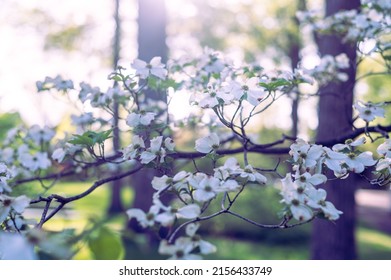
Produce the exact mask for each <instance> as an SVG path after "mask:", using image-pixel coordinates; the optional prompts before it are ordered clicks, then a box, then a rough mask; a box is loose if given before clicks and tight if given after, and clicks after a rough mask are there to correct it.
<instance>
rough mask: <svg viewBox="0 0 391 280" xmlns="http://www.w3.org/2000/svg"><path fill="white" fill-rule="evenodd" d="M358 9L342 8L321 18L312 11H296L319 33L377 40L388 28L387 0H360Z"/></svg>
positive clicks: (345, 37)
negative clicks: (359, 8)
mask: <svg viewBox="0 0 391 280" xmlns="http://www.w3.org/2000/svg"><path fill="white" fill-rule="evenodd" d="M361 2H362V7H361V10H360V11H357V10H344V11H340V12H338V13H336V14H333V15H331V16H329V17H326V18H322V17H320V16H319V15H318V13H316V12H314V11H308V12H302V11H300V12H298V13H297V17H298V19H299V20H300V21H301V22H303V23H307V24H310V25H311V26H312V28H313V29H314V30H315V31H317V32H321V33H326V34H341V35H342V36H343V40H344V41H350V42H357V41H366V40H371V39H375V40H378V39H379V38H380V37H381V36H383V35H384V34H387V32H389V30H390V5H389V3H388V1H383V0H379V1H367V0H362V1H361Z"/></svg>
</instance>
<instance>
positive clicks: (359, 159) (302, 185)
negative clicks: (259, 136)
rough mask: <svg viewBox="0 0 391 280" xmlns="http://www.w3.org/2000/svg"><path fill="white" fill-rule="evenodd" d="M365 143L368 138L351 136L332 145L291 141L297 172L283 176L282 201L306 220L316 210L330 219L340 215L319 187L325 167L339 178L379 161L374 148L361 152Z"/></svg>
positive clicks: (311, 216)
mask: <svg viewBox="0 0 391 280" xmlns="http://www.w3.org/2000/svg"><path fill="white" fill-rule="evenodd" d="M364 143H365V138H360V139H357V140H355V141H353V140H348V141H346V143H345V144H336V145H334V146H333V147H332V149H330V148H328V147H323V146H321V145H315V144H313V145H312V144H308V143H307V142H305V141H304V140H302V139H298V140H297V141H296V143H294V144H292V145H291V150H290V155H291V156H292V160H293V162H292V163H293V168H294V170H295V174H294V175H293V178H294V181H293V180H292V175H291V174H288V175H287V176H286V177H285V178H284V179H283V180H282V185H283V187H282V190H281V195H282V196H283V200H282V202H283V203H285V204H286V205H287V207H288V210H287V211H289V212H290V213H291V214H292V215H293V217H294V218H295V219H297V220H300V221H307V220H310V219H312V218H313V216H314V213H322V214H323V215H324V216H325V217H326V218H328V219H330V220H336V219H338V217H339V215H340V214H341V212H340V211H338V210H337V209H336V208H335V207H334V205H333V204H332V203H331V202H328V201H326V194H327V193H326V191H325V190H323V189H321V188H317V186H318V185H321V184H324V183H325V182H326V181H327V177H326V176H325V175H324V174H323V173H322V171H323V170H324V169H325V168H327V169H330V170H332V171H334V174H335V176H336V177H338V178H341V179H342V178H346V177H347V176H348V175H349V171H350V172H355V173H362V172H363V171H364V169H365V168H366V167H368V166H373V165H375V164H376V161H375V160H374V159H373V157H372V153H371V152H368V151H367V152H360V151H359V150H358V149H357V147H358V146H360V145H363V144H364Z"/></svg>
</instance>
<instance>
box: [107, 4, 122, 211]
mask: <svg viewBox="0 0 391 280" xmlns="http://www.w3.org/2000/svg"><path fill="white" fill-rule="evenodd" d="M119 10H120V0H115V10H114V20H115V34H114V40H113V69H114V70H116V69H117V67H118V61H119V59H120V43H121V19H120V15H119ZM116 85H117V82H115V83H114V86H116ZM118 120H119V105H118V102H116V101H114V105H113V149H114V151H118V150H119V149H120V148H121V138H120V137H121V136H120V132H119V127H118ZM116 172H117V173H121V170H120V168H119V166H118V169H117V170H116ZM121 189H122V180H115V181H113V182H112V183H111V192H110V194H111V199H110V205H109V207H108V210H107V212H108V214H116V213H121V212H122V211H123V206H122V200H121Z"/></svg>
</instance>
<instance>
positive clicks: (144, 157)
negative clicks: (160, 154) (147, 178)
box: [140, 151, 156, 164]
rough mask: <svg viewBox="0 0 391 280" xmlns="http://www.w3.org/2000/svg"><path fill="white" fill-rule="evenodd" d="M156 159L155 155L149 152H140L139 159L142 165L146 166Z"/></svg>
mask: <svg viewBox="0 0 391 280" xmlns="http://www.w3.org/2000/svg"><path fill="white" fill-rule="evenodd" d="M155 158H156V154H154V153H151V152H147V151H145V152H142V154H141V156H140V159H141V163H142V164H148V163H150V162H151V161H153V160H154V159H155Z"/></svg>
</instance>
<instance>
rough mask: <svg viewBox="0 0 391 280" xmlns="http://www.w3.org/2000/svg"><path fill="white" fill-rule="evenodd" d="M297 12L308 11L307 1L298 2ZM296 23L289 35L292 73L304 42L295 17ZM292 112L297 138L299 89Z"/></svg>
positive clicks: (293, 134)
mask: <svg viewBox="0 0 391 280" xmlns="http://www.w3.org/2000/svg"><path fill="white" fill-rule="evenodd" d="M296 5H297V11H305V10H306V3H305V0H297V4H296ZM293 21H294V23H295V28H294V32H291V33H289V35H288V36H289V42H290V45H289V49H288V55H289V58H290V60H291V68H292V71H293V70H294V69H295V68H296V67H298V64H299V62H300V50H301V48H302V41H301V35H300V29H299V21H298V19H297V18H296V16H294V19H293ZM291 98H292V112H291V119H292V128H291V136H292V137H294V138H296V137H297V134H298V130H299V114H298V111H299V103H300V92H299V89H297V92H295V93H294V94H293V95H292V97H291Z"/></svg>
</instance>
